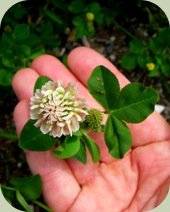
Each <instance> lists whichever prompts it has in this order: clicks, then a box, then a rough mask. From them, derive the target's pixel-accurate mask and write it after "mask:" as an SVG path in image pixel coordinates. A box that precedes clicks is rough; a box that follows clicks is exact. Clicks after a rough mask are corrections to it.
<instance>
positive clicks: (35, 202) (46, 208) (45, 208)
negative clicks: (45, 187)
mask: <svg viewBox="0 0 170 212" xmlns="http://www.w3.org/2000/svg"><path fill="white" fill-rule="evenodd" d="M33 202H34V204H36V205H38V206H39V207H41V208H43V209H44V210H46V211H48V212H52V210H51V209H50V208H48V207H47V206H46V205H44V204H43V203H41V202H39V201H37V200H35V201H33Z"/></svg>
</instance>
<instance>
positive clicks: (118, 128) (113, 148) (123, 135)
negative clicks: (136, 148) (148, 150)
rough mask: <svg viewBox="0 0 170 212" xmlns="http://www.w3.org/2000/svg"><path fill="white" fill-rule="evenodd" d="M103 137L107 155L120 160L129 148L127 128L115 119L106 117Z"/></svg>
mask: <svg viewBox="0 0 170 212" xmlns="http://www.w3.org/2000/svg"><path fill="white" fill-rule="evenodd" d="M104 137H105V142H106V145H107V147H108V149H109V153H110V154H111V155H112V156H113V157H114V158H122V157H123V156H124V154H125V153H126V152H127V151H128V150H129V149H130V147H131V143H132V141H131V140H132V139H131V133H130V130H129V128H128V127H127V126H126V124H125V123H123V122H122V121H120V120H118V119H117V118H115V117H112V116H109V117H108V120H107V122H106V126H105V129H104Z"/></svg>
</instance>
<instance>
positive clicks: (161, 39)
mask: <svg viewBox="0 0 170 212" xmlns="http://www.w3.org/2000/svg"><path fill="white" fill-rule="evenodd" d="M169 54H170V28H169V27H168V28H163V29H160V31H159V33H158V34H157V35H156V36H153V37H150V38H148V39H147V40H145V41H142V40H139V39H137V38H135V39H132V40H131V41H130V44H129V50H128V52H127V53H126V54H124V55H123V57H122V58H121V66H122V68H123V69H124V70H143V71H144V72H145V73H146V74H147V75H148V76H149V77H160V78H161V80H162V81H163V83H165V81H167V79H169V77H170V68H169V64H170V57H169ZM149 64H153V65H154V66H153V68H149V67H150V66H149ZM169 87H170V84H169Z"/></svg>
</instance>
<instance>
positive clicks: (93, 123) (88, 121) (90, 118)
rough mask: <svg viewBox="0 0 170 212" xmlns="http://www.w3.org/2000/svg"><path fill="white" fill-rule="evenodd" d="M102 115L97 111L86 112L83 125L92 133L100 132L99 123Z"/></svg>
mask: <svg viewBox="0 0 170 212" xmlns="http://www.w3.org/2000/svg"><path fill="white" fill-rule="evenodd" d="M102 119H103V114H102V113H101V112H100V111H99V110H97V109H90V110H88V115H87V116H86V118H85V125H86V126H87V128H89V129H91V130H93V131H94V132H99V131H101V130H102V126H101V122H102Z"/></svg>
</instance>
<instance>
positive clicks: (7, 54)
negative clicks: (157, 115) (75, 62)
mask: <svg viewBox="0 0 170 212" xmlns="http://www.w3.org/2000/svg"><path fill="white" fill-rule="evenodd" d="M0 33H1V34H0V183H2V184H3V185H10V187H11V188H12V189H14V190H12V191H11V190H10V189H7V188H6V187H4V192H5V193H6V196H7V198H8V200H10V201H12V202H15V206H16V207H18V208H20V209H21V208H22V209H23V208H25V210H26V208H27V210H28V207H29V205H27V202H26V201H28V202H29V204H30V203H31V204H32V205H34V209H33V210H34V211H42V210H46V211H47V210H48V209H47V208H45V209H42V207H45V206H43V205H42V204H41V202H42V197H40V193H41V192H39V193H33V194H32V195H33V196H29V195H27V194H28V193H29V192H28V191H26V192H23V190H22V189H21V187H22V185H23V183H24V184H25V183H26V184H28V185H29V182H30V178H29V179H27V178H24V180H25V181H24V180H16V179H15V180H12V179H13V178H15V177H25V176H31V173H30V172H29V169H28V167H27V164H26V162H25V157H24V154H23V152H22V150H20V149H19V148H18V146H17V142H18V141H17V136H16V133H15V128H14V124H13V121H12V111H13V109H14V106H15V104H16V102H17V99H16V97H15V95H14V93H13V91H12V88H11V79H12V77H13V75H14V74H15V72H16V71H17V70H18V69H20V68H22V67H26V66H29V64H30V63H31V61H32V60H33V59H34V58H36V57H37V56H39V55H41V54H44V53H49V54H52V55H54V56H56V57H58V58H59V59H60V60H61V61H62V62H63V63H64V64H67V54H68V52H69V51H70V50H71V49H73V48H75V47H77V46H81V45H85V46H89V47H92V48H94V49H96V50H97V51H99V52H100V53H102V54H103V55H104V56H106V57H107V58H108V59H110V60H111V61H112V62H113V63H114V64H115V65H116V66H117V67H118V68H119V69H121V70H122V71H123V72H124V74H125V75H127V76H128V78H129V79H130V80H132V81H140V82H142V83H144V84H146V85H150V86H152V87H154V88H156V89H157V90H158V91H159V93H160V96H161V98H160V103H161V104H163V105H164V106H165V108H166V109H165V111H164V116H165V118H166V119H167V120H170V109H169V108H170V107H169V106H170V103H169V101H168V100H169V95H170V65H169V64H170V57H169V55H170V28H169V26H168V20H167V18H166V16H165V14H164V13H163V12H162V11H161V10H160V8H158V7H157V6H156V5H153V4H151V3H149V2H143V1H142V0H131V1H124V0H115V1H112V0H105V1H104V2H103V1H99V0H98V1H97V0H96V1H94V0H91V1H90V0H60V1H57V0H42V1H41V2H40V1H32V0H28V1H26V2H22V3H19V4H16V5H14V6H13V7H12V8H11V9H10V10H9V11H8V12H7V13H6V15H5V17H4V18H3V21H2V26H1V29H0ZM31 180H32V181H31V183H32V182H33V181H34V182H36V185H37V186H39V184H38V183H39V178H38V177H35V178H31ZM16 181H17V182H16ZM18 185H19V186H18ZM28 187H30V186H28ZM35 188H36V189H37V190H38V191H39V189H40V188H39V187H36V186H35ZM18 193H19V194H18ZM35 197H36V198H35ZM23 199H24V200H23ZM37 199H38V200H37ZM24 201H25V202H24ZM37 205H38V206H37ZM40 207H41V209H39V208H40Z"/></svg>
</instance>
